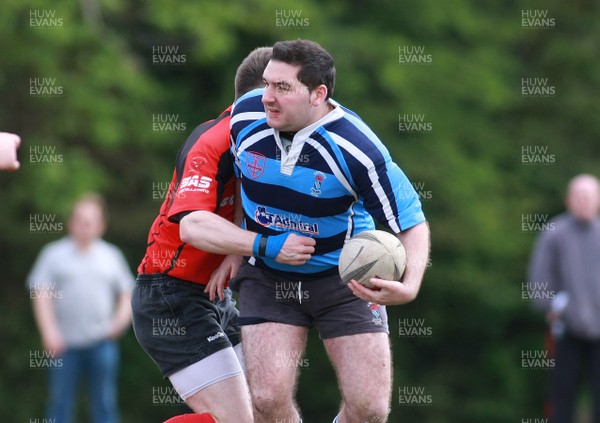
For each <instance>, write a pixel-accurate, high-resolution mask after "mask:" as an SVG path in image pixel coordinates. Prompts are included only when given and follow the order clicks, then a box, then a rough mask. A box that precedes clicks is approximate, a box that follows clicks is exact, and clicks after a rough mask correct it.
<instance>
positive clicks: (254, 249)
mask: <svg viewBox="0 0 600 423" xmlns="http://www.w3.org/2000/svg"><path fill="white" fill-rule="evenodd" d="M261 238H262V234H256V238H254V244H252V255H253V256H254V257H260V255H259V248H260V240H261Z"/></svg>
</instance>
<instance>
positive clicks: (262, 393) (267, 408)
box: [251, 386, 291, 415]
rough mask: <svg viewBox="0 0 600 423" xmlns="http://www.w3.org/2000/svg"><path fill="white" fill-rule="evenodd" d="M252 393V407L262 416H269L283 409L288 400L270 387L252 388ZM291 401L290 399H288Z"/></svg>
mask: <svg viewBox="0 0 600 423" xmlns="http://www.w3.org/2000/svg"><path fill="white" fill-rule="evenodd" d="M251 392H252V406H253V407H254V409H255V410H256V411H258V412H259V413H260V414H262V415H271V414H273V413H274V412H276V411H277V410H279V409H280V408H281V407H284V406H285V404H286V401H287V400H288V398H286V396H285V394H283V393H282V391H281V390H278V389H276V388H273V387H272V386H265V387H260V388H254V389H252V390H251ZM289 400H291V398H290V399H289Z"/></svg>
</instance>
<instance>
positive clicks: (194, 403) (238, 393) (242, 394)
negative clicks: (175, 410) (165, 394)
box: [186, 375, 254, 423]
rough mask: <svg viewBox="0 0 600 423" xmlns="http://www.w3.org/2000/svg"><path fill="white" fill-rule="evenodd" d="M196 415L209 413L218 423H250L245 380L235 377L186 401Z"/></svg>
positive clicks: (218, 383) (250, 413) (250, 407)
mask: <svg viewBox="0 0 600 423" xmlns="http://www.w3.org/2000/svg"><path fill="white" fill-rule="evenodd" d="M186 403H187V404H188V405H189V406H190V408H191V409H192V410H194V411H195V412H196V413H210V414H212V415H213V416H214V417H215V418H216V419H217V421H218V422H219V423H229V422H231V423H238V422H239V423H252V422H253V421H254V419H253V418H252V405H251V402H250V396H249V394H248V386H247V385H246V378H245V377H244V376H243V375H237V376H234V377H231V378H229V379H225V380H223V381H220V382H217V383H215V384H213V385H210V386H208V387H206V388H204V389H202V390H201V391H199V392H196V393H195V394H194V395H192V396H191V397H189V398H188V399H187V400H186Z"/></svg>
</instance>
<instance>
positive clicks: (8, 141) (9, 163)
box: [0, 132, 21, 170]
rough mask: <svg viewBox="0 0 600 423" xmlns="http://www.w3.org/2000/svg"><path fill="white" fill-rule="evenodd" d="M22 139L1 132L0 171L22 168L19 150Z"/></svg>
mask: <svg viewBox="0 0 600 423" xmlns="http://www.w3.org/2000/svg"><path fill="white" fill-rule="evenodd" d="M20 145H21V138H20V137H19V136H18V135H15V134H11V133H9V132H0V170H17V169H18V168H19V166H20V163H19V160H18V159H17V149H18V148H19V146H20Z"/></svg>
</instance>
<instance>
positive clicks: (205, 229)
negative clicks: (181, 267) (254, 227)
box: [179, 211, 256, 256]
mask: <svg viewBox="0 0 600 423" xmlns="http://www.w3.org/2000/svg"><path fill="white" fill-rule="evenodd" d="M179 226H180V228H179V232H180V237H181V240H182V241H183V242H185V243H187V244H190V245H191V246H193V247H195V248H198V249H200V250H204V251H208V252H211V253H215V254H224V255H229V254H233V255H239V256H251V255H252V247H253V244H254V239H255V238H256V234H255V233H254V232H249V231H246V230H244V229H242V228H240V227H238V226H236V225H235V224H233V223H231V222H230V221H228V220H226V219H223V218H222V217H221V216H218V215H216V214H214V213H211V212H208V211H196V212H193V213H190V214H188V215H187V216H185V217H184V218H183V219H181V222H180V223H179Z"/></svg>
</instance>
